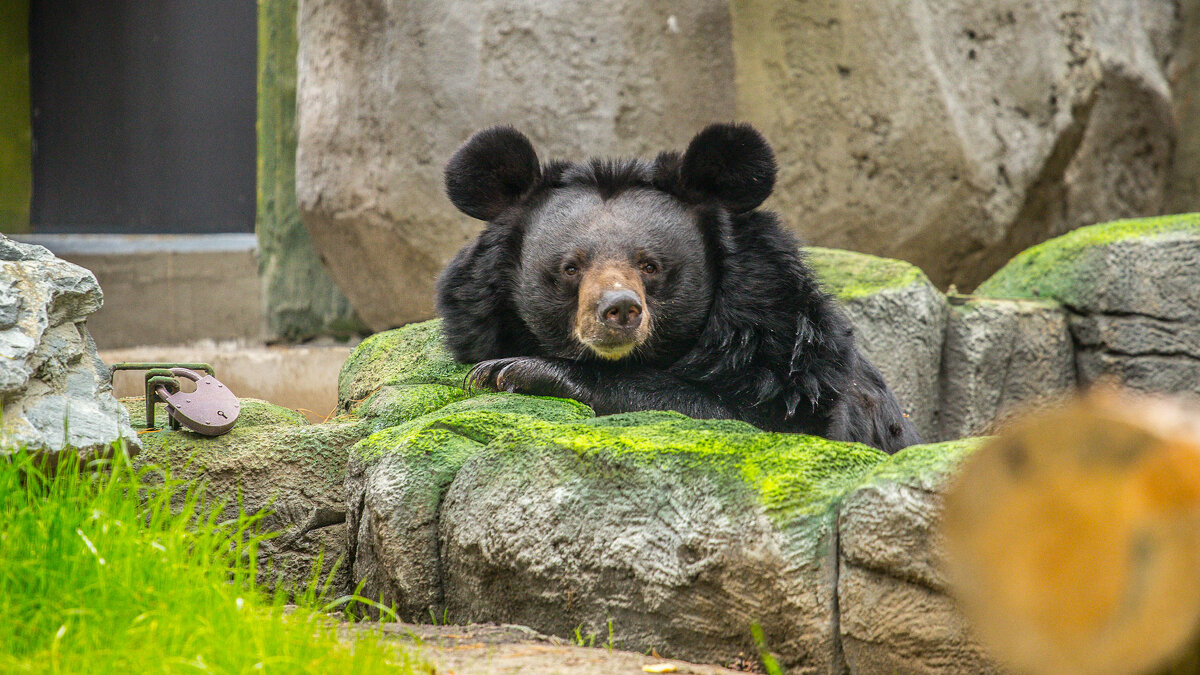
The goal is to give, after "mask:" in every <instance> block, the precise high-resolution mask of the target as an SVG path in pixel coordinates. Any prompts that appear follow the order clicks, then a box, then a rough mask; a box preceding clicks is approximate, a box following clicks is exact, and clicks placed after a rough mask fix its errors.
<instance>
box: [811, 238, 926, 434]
mask: <svg viewBox="0 0 1200 675" xmlns="http://www.w3.org/2000/svg"><path fill="white" fill-rule="evenodd" d="M805 251H806V252H807V253H808V259H809V262H810V263H811V264H812V268H813V270H814V271H815V272H816V275H817V278H818V279H819V280H820V281H821V284H822V286H824V288H825V290H826V291H827V292H828V293H829V294H831V295H832V296H834V297H835V298H837V299H838V300H839V301H840V303H841V305H842V307H843V309H845V311H846V314H847V316H848V317H849V318H850V321H851V323H853V324H854V331H855V335H856V337H857V340H858V346H859V348H860V349H861V350H862V352H863V353H864V354H865V355H866V356H867V358H868V359H870V361H871V363H873V364H874V365H875V367H876V368H878V369H879V372H880V373H882V374H883V379H884V380H885V381H886V382H887V383H888V386H889V387H890V388H891V389H892V392H893V393H894V394H895V395H896V399H897V400H898V401H899V402H900V407H901V409H903V410H904V412H905V413H907V414H908V416H909V417H910V418H911V419H912V422H913V425H914V426H915V427H916V428H917V431H918V432H919V433H920V434H921V436H922V437H923V438H925V439H927V440H929V439H934V438H938V437H939V429H938V425H937V416H936V413H937V406H938V377H937V376H938V372H939V369H940V367H941V358H942V342H943V339H944V336H945V329H946V319H947V315H948V313H949V309H948V306H947V304H946V298H945V297H944V296H943V295H942V293H941V292H940V291H939V290H938V289H937V288H936V287H935V286H934V285H933V284H932V283H931V282H930V281H929V278H928V277H926V276H925V273H924V272H922V271H921V270H920V269H919V268H917V267H916V266H915V265H911V264H909V263H906V262H904V261H903V260H893V259H890V258H879V257H876V256H873V255H867V254H865V253H856V252H854V251H843V250H838V249H832V248H820V247H817V246H810V247H807V248H806V249H805Z"/></svg>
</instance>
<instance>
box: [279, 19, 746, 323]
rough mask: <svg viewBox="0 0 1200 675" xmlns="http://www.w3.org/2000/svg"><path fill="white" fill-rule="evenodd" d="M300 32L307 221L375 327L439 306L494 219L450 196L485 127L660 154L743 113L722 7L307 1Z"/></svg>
mask: <svg viewBox="0 0 1200 675" xmlns="http://www.w3.org/2000/svg"><path fill="white" fill-rule="evenodd" d="M299 26H300V44H299V57H298V58H299V65H298V78H299V84H298V98H297V100H298V108H297V121H298V129H299V138H298V149H297V155H296V191H297V195H298V199H299V208H300V215H301V216H302V217H303V219H304V223H305V225H306V226H307V227H308V230H309V233H310V234H311V235H312V241H313V245H314V247H315V249H316V251H317V253H318V255H319V256H320V257H321V259H322V260H323V261H324V262H325V264H326V266H327V267H328V269H329V272H330V275H331V276H332V277H333V279H334V281H335V282H337V284H338V286H340V287H341V288H342V290H344V291H345V292H346V294H347V296H348V297H349V298H350V301H351V303H353V305H354V308H355V309H356V310H357V312H358V314H359V316H361V317H362V319H363V320H364V321H366V323H367V324H368V325H369V326H370V327H371V328H373V329H375V330H382V329H385V328H390V327H393V326H397V325H400V324H403V323H407V322H410V321H414V320H418V319H424V318H428V317H430V316H432V314H433V281H434V278H435V277H436V276H437V273H438V272H439V271H440V270H441V268H442V266H443V265H444V264H445V263H446V261H447V260H449V258H450V256H451V255H453V253H454V252H455V251H456V250H457V249H458V248H459V247H461V246H462V245H463V244H464V243H466V241H467V240H468V239H469V238H471V237H473V236H474V235H475V233H476V232H478V230H479V228H480V226H481V224H480V223H478V222H475V221H472V220H471V219H469V218H467V217H466V216H463V215H461V214H459V213H457V212H456V211H455V210H454V207H453V206H451V204H450V202H449V200H447V199H446V198H445V196H444V195H443V188H442V166H443V165H444V163H445V161H446V160H447V159H448V158H449V157H450V155H451V154H452V153H453V152H454V150H455V149H456V148H457V147H458V145H459V144H461V143H462V142H463V141H465V140H466V139H467V138H468V137H469V136H470V134H471V133H472V132H474V131H476V130H478V129H480V128H482V127H485V126H488V125H491V124H497V123H509V124H516V125H518V126H520V127H521V128H522V130H523V131H525V132H526V133H527V134H529V136H530V137H531V138H532V139H533V141H534V142H535V144H536V145H537V147H538V151H539V152H540V153H543V155H544V156H543V158H544V159H545V158H549V157H555V156H564V155H570V156H583V155H588V156H590V155H593V154H601V155H626V154H629V155H643V156H644V155H650V156H653V154H655V153H657V152H658V151H660V150H662V149H665V148H681V147H682V146H683V145H684V144H685V143H686V142H687V141H688V139H689V138H691V136H692V134H694V133H695V132H696V131H697V130H699V129H700V128H701V127H703V126H704V125H706V124H708V123H711V122H716V121H727V120H729V119H731V118H732V117H733V116H734V93H733V88H732V86H731V84H732V81H733V60H732V50H731V47H730V44H729V40H730V37H729V36H730V31H729V10H728V8H727V6H726V3H724V2H719V1H717V0H703V1H701V2H692V3H676V4H673V5H670V6H667V5H663V4H657V3H645V2H638V1H635V0H619V1H618V2H607V3H595V2H587V1H585V0H570V1H567V2H551V3H529V2H521V1H518V0H482V1H479V0H455V1H453V2H440V3H432V4H431V3H402V2H387V3H380V2H366V1H365V0H353V1H350V2H347V1H344V0H306V1H305V2H303V3H301V7H300V17H299ZM668 74H669V75H668Z"/></svg>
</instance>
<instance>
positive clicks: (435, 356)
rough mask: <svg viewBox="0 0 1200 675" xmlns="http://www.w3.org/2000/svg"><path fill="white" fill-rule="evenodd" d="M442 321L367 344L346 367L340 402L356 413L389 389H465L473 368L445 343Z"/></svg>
mask: <svg viewBox="0 0 1200 675" xmlns="http://www.w3.org/2000/svg"><path fill="white" fill-rule="evenodd" d="M440 327H441V320H440V319H433V320H430V321H424V322H422V323H414V324H409V325H407V326H405V327H403V328H397V329H395V330H389V331H384V332H382V333H376V334H375V335H372V336H371V337H369V338H367V339H366V340H363V341H362V342H361V343H359V345H358V346H357V347H356V348H355V349H354V351H353V352H351V354H350V358H348V359H346V363H345V364H343V365H342V372H341V374H340V375H339V376H338V402H339V405H340V406H341V408H342V410H353V409H355V408H356V407H358V405H359V404H360V403H362V402H364V401H366V399H367V398H368V397H370V396H371V395H372V394H374V393H376V392H377V391H380V390H381V389H382V388H383V387H385V386H393V385H402V384H439V385H443V386H448V387H458V388H460V389H461V388H462V387H463V384H464V383H465V381H466V378H467V373H469V372H470V370H471V367H470V366H468V365H465V364H461V363H458V362H456V361H455V360H454V357H452V356H451V355H450V352H448V351H447V350H446V348H445V346H444V345H443V343H442V333H441V330H440Z"/></svg>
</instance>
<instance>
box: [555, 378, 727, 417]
mask: <svg viewBox="0 0 1200 675" xmlns="http://www.w3.org/2000/svg"><path fill="white" fill-rule="evenodd" d="M591 374H592V375H593V376H594V379H593V381H591V382H588V383H586V385H585V386H584V387H581V389H582V391H580V392H579V393H580V395H579V396H577V397H576V398H578V400H580V401H582V402H584V403H587V404H588V405H590V406H591V407H592V409H593V410H595V411H596V414H597V415H612V414H615V413H622V412H635V411H638V410H674V411H675V412H679V413H683V414H684V415H687V416H688V417H694V418H697V419H737V418H738V415H737V413H736V412H734V410H733V409H732V408H730V407H729V406H727V405H725V404H724V403H723V402H722V401H721V400H720V399H719V398H718V397H717V396H716V395H715V394H713V393H712V392H711V391H706V390H703V389H700V388H698V387H696V386H695V385H693V384H691V383H690V382H687V381H686V380H683V379H680V378H679V377H676V376H675V375H672V374H670V373H668V372H665V371H662V370H647V371H640V372H636V373H631V372H621V371H618V372H611V373H603V372H601V373H591Z"/></svg>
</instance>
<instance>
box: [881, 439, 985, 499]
mask: <svg viewBox="0 0 1200 675" xmlns="http://www.w3.org/2000/svg"><path fill="white" fill-rule="evenodd" d="M987 440H988V439H987V437H978V438H963V439H959V440H955V441H944V442H942V443H927V444H925V445H913V446H909V447H907V448H905V449H903V450H901V451H900V452H897V453H896V454H894V455H892V456H891V457H889V458H888V459H887V461H884V462H880V463H879V464H877V465H876V466H875V467H874V468H872V469H871V470H870V471H869V472H867V473H866V474H865V475H864V476H863V483H864V484H866V483H873V482H877V481H891V482H895V483H902V484H904V485H909V486H912V487H915V488H919V489H923V490H938V489H940V487H941V485H942V483H943V482H944V481H945V480H946V478H947V477H948V476H949V475H950V474H952V473H953V472H954V470H955V469H956V468H957V467H958V465H959V463H960V462H962V460H963V459H965V458H966V457H967V456H968V455H970V454H971V453H973V452H975V451H976V450H978V449H979V446H980V445H982V444H983V443H984V442H985V441H987Z"/></svg>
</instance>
